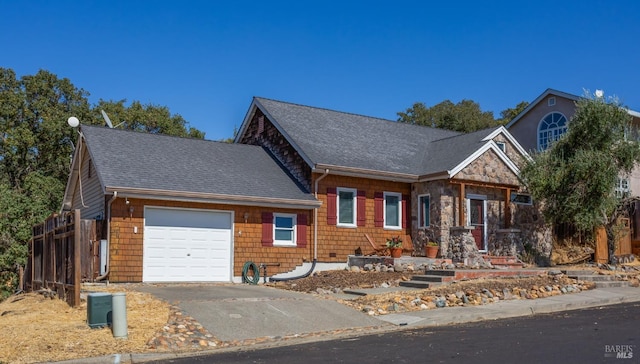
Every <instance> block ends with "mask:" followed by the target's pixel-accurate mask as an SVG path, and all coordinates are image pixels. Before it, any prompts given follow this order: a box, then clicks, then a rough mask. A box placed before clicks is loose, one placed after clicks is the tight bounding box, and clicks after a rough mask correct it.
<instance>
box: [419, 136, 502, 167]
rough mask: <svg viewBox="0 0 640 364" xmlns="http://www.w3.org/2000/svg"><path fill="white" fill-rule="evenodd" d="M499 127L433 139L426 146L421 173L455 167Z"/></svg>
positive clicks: (484, 142)
mask: <svg viewBox="0 0 640 364" xmlns="http://www.w3.org/2000/svg"><path fill="white" fill-rule="evenodd" d="M498 128H500V127H499V126H496V127H492V128H488V129H483V130H478V131H475V132H472V133H468V134H460V135H456V136H453V137H449V138H444V139H439V140H436V141H433V142H432V143H430V144H429V145H427V146H426V148H425V151H424V160H423V163H422V167H423V169H422V170H421V172H420V174H431V173H438V172H443V171H449V170H451V169H453V168H454V167H456V166H458V165H459V164H460V163H462V162H463V161H464V160H465V159H467V158H468V157H469V156H470V155H472V154H473V153H475V152H476V151H477V150H478V149H480V147H482V146H483V145H484V144H486V143H487V141H484V140H483V139H484V138H486V137H487V136H488V135H489V134H491V133H492V132H493V131H495V130H496V129H498Z"/></svg>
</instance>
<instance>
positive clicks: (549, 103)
mask: <svg viewBox="0 0 640 364" xmlns="http://www.w3.org/2000/svg"><path fill="white" fill-rule="evenodd" d="M547 105H548V106H555V105H556V98H555V97H550V98H549V100H547Z"/></svg>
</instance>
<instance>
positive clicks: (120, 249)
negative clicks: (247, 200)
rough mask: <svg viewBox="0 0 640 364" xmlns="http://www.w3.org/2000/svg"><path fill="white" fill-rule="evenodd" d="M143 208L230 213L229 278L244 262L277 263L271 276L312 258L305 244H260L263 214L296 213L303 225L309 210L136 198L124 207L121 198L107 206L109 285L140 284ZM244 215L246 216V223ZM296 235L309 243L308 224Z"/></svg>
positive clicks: (237, 272)
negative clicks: (205, 210) (108, 211)
mask: <svg viewBox="0 0 640 364" xmlns="http://www.w3.org/2000/svg"><path fill="white" fill-rule="evenodd" d="M145 205H146V206H167V207H178V208H195V209H211V210H221V211H234V212H235V218H234V222H233V224H234V232H233V248H234V249H233V251H234V253H233V263H232V264H233V272H232V275H233V276H235V277H239V276H241V275H242V266H243V265H244V263H245V262H247V261H252V262H255V263H256V264H260V263H269V264H272V263H279V264H280V266H278V267H275V266H274V267H269V275H271V274H276V273H281V272H288V271H291V270H293V269H294V268H295V267H296V266H298V265H300V264H302V263H303V261H304V260H305V259H306V260H308V261H310V260H311V258H312V255H311V254H312V250H311V246H312V245H311V244H308V243H307V244H304V243H303V244H302V246H298V247H273V246H271V247H265V246H263V244H262V237H263V224H262V223H263V219H262V217H263V213H265V214H266V215H269V216H271V217H273V213H274V212H282V213H289V214H297V219H298V220H299V222H298V224H301V222H300V221H304V219H305V218H306V219H307V222H308V221H309V220H310V218H309V213H310V212H309V211H296V210H290V209H267V208H262V207H253V206H230V205H220V204H204V203H191V202H176V201H173V202H172V201H160V200H138V199H129V205H125V202H124V199H120V198H119V199H116V200H115V201H114V202H113V204H112V206H111V210H112V214H111V216H112V218H111V244H110V247H109V250H110V258H111V261H110V275H109V280H110V281H111V282H140V281H142V253H143V241H144V216H143V214H144V206H145ZM129 207H133V208H134V211H133V213H132V214H131V213H130V212H129ZM245 213H246V214H248V217H247V220H246V222H245V218H244V215H245ZM302 216H304V217H302ZM134 227H137V228H138V233H137V234H136V233H134ZM270 231H271V230H270ZM240 232H242V233H240ZM297 233H298V236H297V238H298V240H302V238H303V237H302V236H301V234H304V235H305V237H306V239H305V240H302V241H303V242H304V241H306V242H309V241H312V240H311V239H312V238H311V229H309V228H308V223H307V225H306V227H305V228H298V232H297Z"/></svg>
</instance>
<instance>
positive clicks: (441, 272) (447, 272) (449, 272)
mask: <svg viewBox="0 0 640 364" xmlns="http://www.w3.org/2000/svg"><path fill="white" fill-rule="evenodd" d="M424 272H425V274H426V275H428V276H447V277H453V276H455V275H456V271H455V270H453V269H425V271H424Z"/></svg>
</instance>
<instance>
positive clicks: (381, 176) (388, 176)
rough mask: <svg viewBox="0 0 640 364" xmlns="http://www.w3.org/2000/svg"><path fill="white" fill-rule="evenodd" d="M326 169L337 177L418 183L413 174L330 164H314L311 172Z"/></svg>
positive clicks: (321, 171)
mask: <svg viewBox="0 0 640 364" xmlns="http://www.w3.org/2000/svg"><path fill="white" fill-rule="evenodd" d="M327 169H328V170H329V172H330V173H331V174H332V175H339V176H348V177H358V178H368V179H378V180H385V181H393V182H404V183H413V182H417V181H418V176H417V175H415V174H409V173H395V172H387V171H378V170H372V169H364V168H353V167H345V166H336V165H330V164H316V166H315V168H313V169H312V172H314V173H324V172H325V171H326V170H327Z"/></svg>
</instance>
